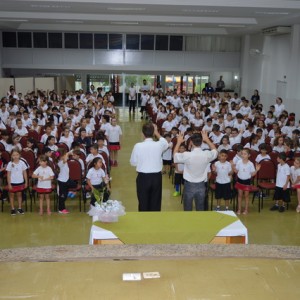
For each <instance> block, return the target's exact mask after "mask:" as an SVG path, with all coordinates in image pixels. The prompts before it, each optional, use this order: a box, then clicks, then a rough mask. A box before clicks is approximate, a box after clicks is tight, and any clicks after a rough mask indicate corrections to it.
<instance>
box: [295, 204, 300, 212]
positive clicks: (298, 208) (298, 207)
mask: <svg viewBox="0 0 300 300" xmlns="http://www.w3.org/2000/svg"><path fill="white" fill-rule="evenodd" d="M296 212H297V213H300V205H298V206H297V208H296Z"/></svg>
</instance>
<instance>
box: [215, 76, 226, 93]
mask: <svg viewBox="0 0 300 300" xmlns="http://www.w3.org/2000/svg"><path fill="white" fill-rule="evenodd" d="M224 89H225V82H224V81H223V76H220V79H219V80H218V81H217V84H216V92H223V90H224Z"/></svg>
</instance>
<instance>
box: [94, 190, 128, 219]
mask: <svg viewBox="0 0 300 300" xmlns="http://www.w3.org/2000/svg"><path fill="white" fill-rule="evenodd" d="M93 194H94V197H95V198H96V200H97V202H96V203H95V206H91V209H90V210H89V211H88V215H89V216H91V217H93V221H94V222H95V221H101V222H109V223H110V222H118V218H119V216H123V215H125V207H124V206H123V205H122V202H120V201H118V200H107V201H106V202H104V201H103V195H102V194H103V193H102V192H100V191H97V190H94V191H93Z"/></svg>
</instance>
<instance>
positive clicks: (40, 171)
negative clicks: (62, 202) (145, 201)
mask: <svg viewBox="0 0 300 300" xmlns="http://www.w3.org/2000/svg"><path fill="white" fill-rule="evenodd" d="M33 174H34V175H37V176H43V178H49V177H51V176H54V173H53V171H52V169H51V168H50V167H49V166H46V168H43V167H41V166H39V167H38V168H37V169H36V170H35V171H34V172H33ZM37 187H38V188H42V189H51V179H50V180H45V181H41V180H40V179H39V180H38V183H37Z"/></svg>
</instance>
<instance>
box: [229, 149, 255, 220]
mask: <svg viewBox="0 0 300 300" xmlns="http://www.w3.org/2000/svg"><path fill="white" fill-rule="evenodd" d="M249 157H250V150H249V149H243V150H242V151H241V160H239V161H238V162H237V163H236V164H233V163H232V169H233V171H234V172H235V173H237V183H236V184H235V188H236V189H237V190H238V210H237V212H236V213H237V214H238V215H239V214H241V211H242V200H243V196H244V198H245V209H244V211H243V215H247V214H248V212H249V190H250V186H251V178H252V177H253V176H255V175H256V173H257V172H258V171H259V170H260V165H259V164H257V165H256V167H254V164H253V163H252V162H251V161H250V160H249Z"/></svg>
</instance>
